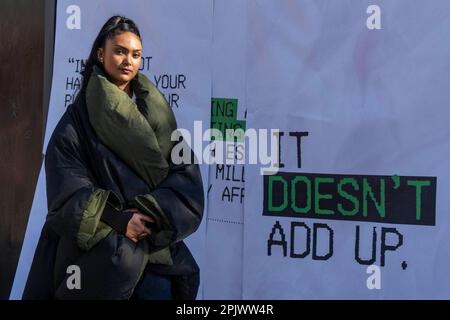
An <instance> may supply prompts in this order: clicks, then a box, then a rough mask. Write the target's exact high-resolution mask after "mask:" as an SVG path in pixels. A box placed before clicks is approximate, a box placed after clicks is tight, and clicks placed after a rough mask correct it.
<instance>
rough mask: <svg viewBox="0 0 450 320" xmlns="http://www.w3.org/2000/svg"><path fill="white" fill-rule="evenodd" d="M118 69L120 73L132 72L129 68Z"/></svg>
mask: <svg viewBox="0 0 450 320" xmlns="http://www.w3.org/2000/svg"><path fill="white" fill-rule="evenodd" d="M120 71H121V72H122V73H124V74H130V73H132V72H133V71H132V70H130V69H120Z"/></svg>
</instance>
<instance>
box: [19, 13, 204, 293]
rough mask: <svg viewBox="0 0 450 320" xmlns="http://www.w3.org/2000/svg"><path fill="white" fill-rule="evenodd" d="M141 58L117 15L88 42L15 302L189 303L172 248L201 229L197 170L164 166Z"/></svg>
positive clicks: (187, 264)
mask: <svg viewBox="0 0 450 320" xmlns="http://www.w3.org/2000/svg"><path fill="white" fill-rule="evenodd" d="M141 55H142V41H141V36H140V33H139V30H138V28H137V26H136V25H135V23H134V22H133V21H132V20H130V19H127V18H124V17H121V16H114V17H111V18H110V19H109V20H108V21H107V22H106V23H105V25H104V26H103V27H102V29H101V30H100V33H99V34H98V36H97V38H96V39H95V41H94V44H93V47H92V50H91V53H90V55H89V58H88V60H87V62H86V65H85V69H84V72H83V84H82V88H81V90H80V93H79V94H78V96H77V98H76V99H75V101H74V103H73V104H72V105H70V106H69V107H68V108H67V110H66V112H65V113H64V115H63V116H62V118H61V120H60V121H59V123H58V125H57V126H56V128H55V131H54V132H53V134H52V137H51V139H50V142H49V144H48V147H47V152H46V157H45V171H46V178H47V201H48V210H49V211H48V214H47V218H46V222H45V224H44V227H43V230H42V233H41V237H40V239H39V243H38V246H37V249H36V252H35V256H34V259H33V263H32V266H31V270H30V273H29V276H28V280H27V284H26V288H25V291H24V295H23V298H24V299H53V298H55V299H195V297H196V294H197V290H198V285H199V269H198V266H197V264H196V262H195V260H194V258H193V257H192V255H191V254H190V252H189V250H188V249H187V247H186V245H185V244H184V243H183V241H182V240H183V239H185V238H186V237H187V236H188V235H190V234H192V233H193V232H194V231H195V230H196V229H197V228H198V226H199V224H200V222H201V218H202V214H203V186H202V180H201V176H200V171H199V168H198V165H195V164H182V165H174V164H173V163H172V162H171V161H170V152H171V150H172V148H173V144H174V143H173V142H172V141H171V140H170V135H171V133H172V131H173V130H175V129H176V121H175V118H174V115H173V112H172V110H171V108H170V107H169V105H168V104H167V102H166V100H165V99H164V97H163V96H162V94H161V93H160V92H159V91H158V90H157V88H156V87H155V86H154V85H153V84H152V83H151V82H150V81H149V80H148V79H147V78H146V77H145V76H144V75H143V74H141V73H140V72H139V66H140V63H141ZM133 97H134V99H133ZM192 163H193V162H192ZM70 266H76V267H78V268H79V270H80V276H81V277H80V286H79V288H78V287H76V286H75V289H74V288H73V286H71V285H70V283H71V281H73V277H72V272H70V270H73V267H70ZM69 267H70V268H69Z"/></svg>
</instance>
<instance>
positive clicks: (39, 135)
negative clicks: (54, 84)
mask: <svg viewBox="0 0 450 320" xmlns="http://www.w3.org/2000/svg"><path fill="white" fill-rule="evenodd" d="M54 5H55V1H44V0H42V1H35V0H2V3H1V10H0V31H1V38H0V41H1V44H0V128H1V135H0V299H8V297H9V293H10V290H11V287H12V283H13V280H14V274H15V270H16V267H17V262H18V259H19V255H20V250H21V247H22V242H23V238H24V235H25V229H26V225H27V221H28V215H29V212H30V209H31V205H32V202H33V196H34V191H35V186H36V183H37V178H38V174H39V169H40V166H41V161H42V142H43V135H44V122H45V119H46V114H47V106H48V94H49V88H50V86H49V81H50V79H51V56H52V50H53V49H52V45H53V26H54V23H53V21H54ZM44 106H45V107H44Z"/></svg>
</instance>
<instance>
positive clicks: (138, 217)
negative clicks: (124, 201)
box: [125, 208, 155, 242]
mask: <svg viewBox="0 0 450 320" xmlns="http://www.w3.org/2000/svg"><path fill="white" fill-rule="evenodd" d="M125 211H129V212H133V216H132V217H131V219H130V221H129V222H128V225H127V233H126V234H125V236H126V237H127V238H128V239H130V240H131V241H134V242H138V241H139V240H142V239H143V238H145V237H146V236H148V235H150V234H151V233H152V231H151V230H150V229H149V228H147V227H146V226H145V222H150V223H152V222H155V221H154V220H153V219H152V218H151V217H149V216H146V215H144V214H142V213H141V212H139V210H138V209H134V208H133V209H127V210H125Z"/></svg>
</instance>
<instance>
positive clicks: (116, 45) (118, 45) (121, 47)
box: [114, 43, 142, 52]
mask: <svg viewBox="0 0 450 320" xmlns="http://www.w3.org/2000/svg"><path fill="white" fill-rule="evenodd" d="M114 46H115V47H116V48H117V47H118V48H120V49H123V50H126V51H127V52H128V48H126V47H124V46H121V45H120V44H117V43H116V44H114ZM131 51H133V52H136V51H142V48H141V49H134V50H131Z"/></svg>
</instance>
